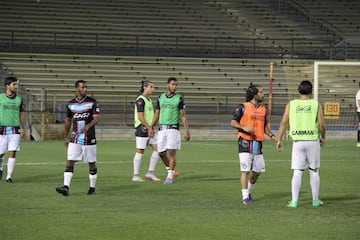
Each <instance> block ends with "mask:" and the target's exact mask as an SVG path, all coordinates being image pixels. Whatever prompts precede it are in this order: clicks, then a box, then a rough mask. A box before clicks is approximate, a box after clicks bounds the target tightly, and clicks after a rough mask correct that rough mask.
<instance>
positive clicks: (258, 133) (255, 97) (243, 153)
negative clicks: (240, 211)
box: [230, 83, 277, 205]
mask: <svg viewBox="0 0 360 240" xmlns="http://www.w3.org/2000/svg"><path fill="white" fill-rule="evenodd" d="M263 100H264V93H263V89H262V87H261V86H260V85H253V84H252V83H251V84H250V86H249V87H248V89H247V90H246V102H244V103H241V104H239V105H238V106H237V107H236V109H235V112H234V114H233V117H232V120H231V123H230V125H231V126H232V127H234V128H236V129H238V134H237V138H238V151H239V160H240V171H241V175H240V185H241V191H242V198H243V203H244V204H246V205H248V204H251V203H252V198H251V190H252V189H253V187H254V185H255V183H256V181H257V179H258V178H259V176H260V174H261V173H262V172H265V161H264V157H263V153H262V145H263V141H264V140H265V134H266V135H268V136H269V137H270V138H271V139H272V140H273V141H274V142H276V141H277V139H276V137H275V135H274V134H273V133H272V132H271V130H270V126H269V123H268V122H267V118H266V109H265V107H264V106H263V105H261V103H262V102H263ZM250 171H252V174H251V176H250V177H249V175H250Z"/></svg>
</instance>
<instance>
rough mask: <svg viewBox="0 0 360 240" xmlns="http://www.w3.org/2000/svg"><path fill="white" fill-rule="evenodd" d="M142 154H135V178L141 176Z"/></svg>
mask: <svg viewBox="0 0 360 240" xmlns="http://www.w3.org/2000/svg"><path fill="white" fill-rule="evenodd" d="M142 156H143V155H142V154H141V153H138V152H137V153H135V156H134V159H133V165H134V176H136V175H139V172H140V163H141V158H142Z"/></svg>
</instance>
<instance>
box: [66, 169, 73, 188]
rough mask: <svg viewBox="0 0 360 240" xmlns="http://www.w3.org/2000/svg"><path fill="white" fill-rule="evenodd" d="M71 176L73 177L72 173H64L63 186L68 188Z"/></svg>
mask: <svg viewBox="0 0 360 240" xmlns="http://www.w3.org/2000/svg"><path fill="white" fill-rule="evenodd" d="M72 176H73V173H72V172H64V186H68V187H70V183H71V178H72Z"/></svg>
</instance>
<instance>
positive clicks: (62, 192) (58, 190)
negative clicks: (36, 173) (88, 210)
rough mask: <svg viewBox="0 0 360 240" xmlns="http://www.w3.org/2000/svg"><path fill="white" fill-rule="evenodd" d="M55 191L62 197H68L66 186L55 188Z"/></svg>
mask: <svg viewBox="0 0 360 240" xmlns="http://www.w3.org/2000/svg"><path fill="white" fill-rule="evenodd" d="M56 191H57V192H58V193H61V194H62V195H64V196H69V187H67V186H63V187H57V188H56Z"/></svg>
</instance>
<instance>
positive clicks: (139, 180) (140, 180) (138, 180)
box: [132, 176, 144, 182]
mask: <svg viewBox="0 0 360 240" xmlns="http://www.w3.org/2000/svg"><path fill="white" fill-rule="evenodd" d="M132 181H133V182H143V181H144V179H142V178H141V177H139V176H133V178H132Z"/></svg>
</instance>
